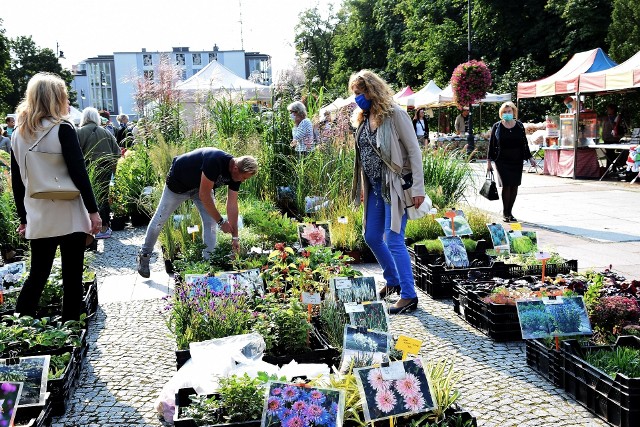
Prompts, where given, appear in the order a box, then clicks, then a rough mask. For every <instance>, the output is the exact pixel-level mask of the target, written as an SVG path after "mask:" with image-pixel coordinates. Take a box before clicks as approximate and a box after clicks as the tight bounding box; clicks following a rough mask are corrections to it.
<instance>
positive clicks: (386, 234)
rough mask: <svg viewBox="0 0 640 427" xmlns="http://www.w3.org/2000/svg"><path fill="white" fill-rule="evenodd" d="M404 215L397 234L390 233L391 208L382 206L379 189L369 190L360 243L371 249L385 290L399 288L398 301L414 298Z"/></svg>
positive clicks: (385, 205)
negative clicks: (385, 287)
mask: <svg viewBox="0 0 640 427" xmlns="http://www.w3.org/2000/svg"><path fill="white" fill-rule="evenodd" d="M406 225H407V214H406V213H405V214H404V215H403V216H402V226H401V228H400V233H396V232H394V231H391V206H390V205H388V204H387V203H385V202H384V199H383V198H382V192H381V190H380V186H379V185H378V186H376V188H375V189H374V187H373V186H371V187H370V188H369V195H368V198H367V218H366V227H365V230H364V241H365V242H366V243H367V245H368V246H369V247H370V248H371V251H372V252H373V254H374V255H375V257H376V259H377V260H378V263H379V264H380V267H382V275H383V277H384V280H386V282H387V286H398V285H400V297H401V298H405V299H408V298H416V297H417V295H416V289H415V286H414V281H413V271H412V270H411V259H410V258H409V252H408V251H407V247H406V246H405V244H404V229H405V227H406Z"/></svg>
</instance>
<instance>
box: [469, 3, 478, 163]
mask: <svg viewBox="0 0 640 427" xmlns="http://www.w3.org/2000/svg"><path fill="white" fill-rule="evenodd" d="M467 61H471V0H467ZM475 148H476V143H475V140H474V137H473V111H472V105H471V104H469V134H468V135H467V154H471V153H472V152H473V150H474V149H475Z"/></svg>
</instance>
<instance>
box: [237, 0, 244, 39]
mask: <svg viewBox="0 0 640 427" xmlns="http://www.w3.org/2000/svg"><path fill="white" fill-rule="evenodd" d="M238 5H239V6H240V49H242V50H244V38H243V36H242V0H238Z"/></svg>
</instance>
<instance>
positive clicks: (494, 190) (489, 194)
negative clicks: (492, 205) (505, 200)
mask: <svg viewBox="0 0 640 427" xmlns="http://www.w3.org/2000/svg"><path fill="white" fill-rule="evenodd" d="M480 195H481V196H482V197H484V198H485V199H488V200H498V199H499V198H500V197H499V196H498V187H497V186H496V181H495V180H494V178H493V171H488V172H487V179H486V180H485V181H484V184H483V185H482V188H481V189H480Z"/></svg>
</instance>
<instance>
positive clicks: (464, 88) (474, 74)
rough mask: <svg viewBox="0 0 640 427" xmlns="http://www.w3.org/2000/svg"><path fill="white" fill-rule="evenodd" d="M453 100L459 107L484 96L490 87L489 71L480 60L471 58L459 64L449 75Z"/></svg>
mask: <svg viewBox="0 0 640 427" xmlns="http://www.w3.org/2000/svg"><path fill="white" fill-rule="evenodd" d="M451 87H452V89H453V101H454V102H455V103H456V104H458V106H459V107H460V108H462V107H464V106H469V105H471V104H473V103H474V102H476V101H478V100H480V99H482V98H484V96H485V95H486V93H487V91H488V90H489V88H490V87H491V71H489V68H488V67H487V65H486V64H485V63H484V62H482V61H476V60H471V61H469V62H465V63H463V64H460V65H458V66H457V67H456V69H455V70H453V75H452V76H451Z"/></svg>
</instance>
